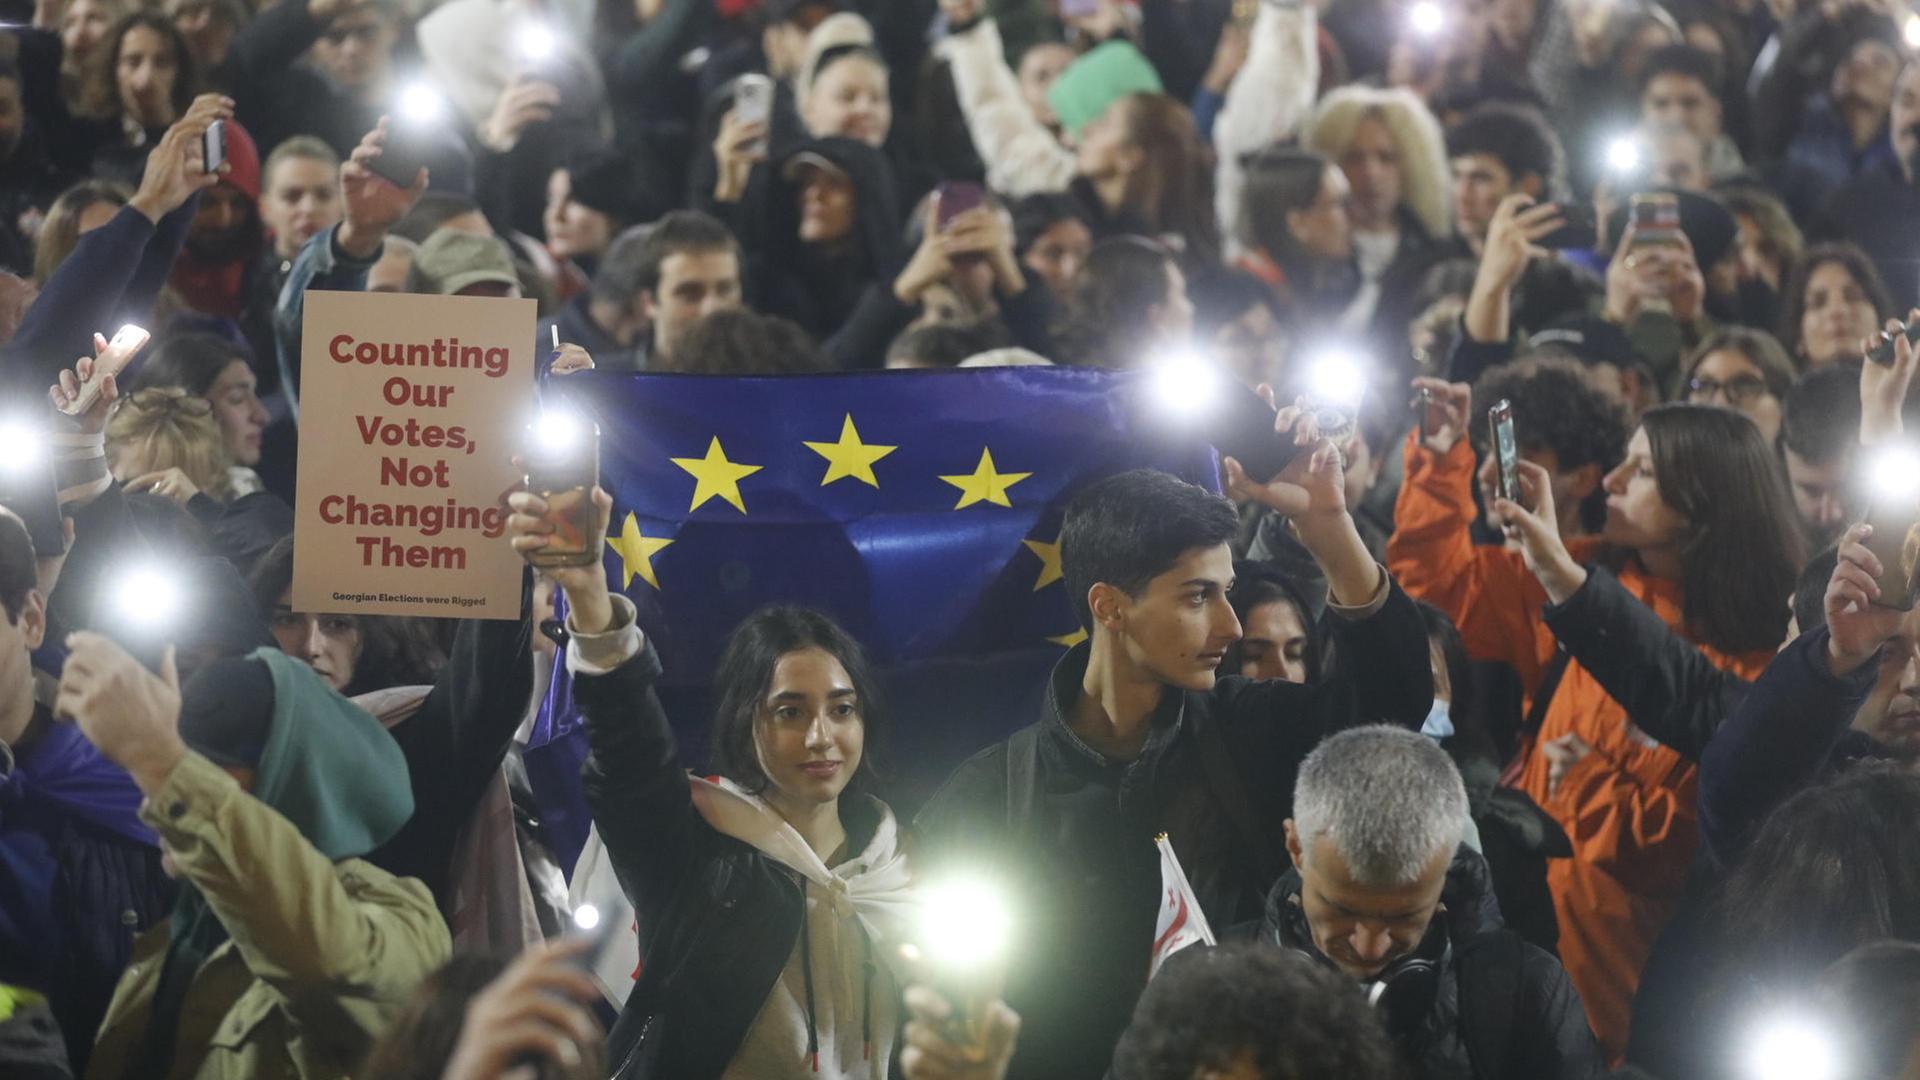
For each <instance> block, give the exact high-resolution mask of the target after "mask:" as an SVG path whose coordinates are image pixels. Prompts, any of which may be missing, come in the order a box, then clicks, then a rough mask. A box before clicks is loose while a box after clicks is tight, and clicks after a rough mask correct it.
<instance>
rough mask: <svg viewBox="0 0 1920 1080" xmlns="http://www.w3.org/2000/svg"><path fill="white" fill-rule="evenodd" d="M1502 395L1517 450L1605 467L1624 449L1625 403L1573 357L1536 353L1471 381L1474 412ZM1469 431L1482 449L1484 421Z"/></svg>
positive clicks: (1568, 464)
mask: <svg viewBox="0 0 1920 1080" xmlns="http://www.w3.org/2000/svg"><path fill="white" fill-rule="evenodd" d="M1503 398H1504V399H1505V400H1507V401H1510V402H1512V403H1513V434H1514V437H1515V438H1516V439H1517V440H1518V441H1519V443H1520V449H1522V450H1533V451H1540V450H1551V451H1552V452H1553V455H1554V457H1555V458H1556V459H1558V461H1559V465H1560V468H1561V470H1562V471H1570V470H1573V469H1577V468H1580V467H1581V466H1582V465H1598V466H1600V468H1601V470H1602V471H1605V470H1607V469H1611V468H1613V467H1614V466H1615V465H1617V464H1619V462H1620V459H1621V458H1623V457H1625V456H1626V454H1627V437H1628V436H1629V435H1630V434H1631V432H1630V430H1629V428H1628V423H1627V407H1626V403H1624V402H1622V401H1620V400H1618V399H1617V398H1615V397H1613V396H1611V395H1609V394H1608V393H1607V392H1606V391H1604V390H1601V389H1599V387H1598V386H1596V385H1595V383H1594V381H1593V379H1592V377H1591V376H1589V375H1588V373H1587V370H1586V369H1585V368H1583V367H1581V366H1580V364H1579V363H1578V362H1576V361H1573V360H1563V359H1559V358H1556V357H1545V356H1538V357H1533V358H1530V359H1524V360H1521V361H1518V362H1516V363H1512V364H1504V365H1502V366H1500V367H1496V368H1493V369H1492V370H1490V371H1488V372H1487V373H1486V374H1484V375H1482V376H1480V381H1479V382H1477V383H1475V384H1474V387H1473V409H1474V411H1473V415H1474V416H1485V415H1486V412H1487V409H1488V408H1490V407H1492V406H1493V404H1494V403H1495V402H1497V401H1500V400H1501V399H1503ZM1472 433H1473V440H1474V448H1475V449H1476V450H1479V451H1481V452H1483V453H1484V452H1485V450H1486V441H1487V432H1486V430H1485V427H1484V425H1479V424H1476V425H1474V426H1473V428H1472Z"/></svg>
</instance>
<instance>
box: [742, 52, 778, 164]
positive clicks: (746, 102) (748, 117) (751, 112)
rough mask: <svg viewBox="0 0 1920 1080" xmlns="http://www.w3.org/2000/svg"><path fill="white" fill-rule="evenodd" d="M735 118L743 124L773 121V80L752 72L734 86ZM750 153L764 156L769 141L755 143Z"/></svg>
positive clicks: (749, 149) (763, 140) (762, 140)
mask: <svg viewBox="0 0 1920 1080" xmlns="http://www.w3.org/2000/svg"><path fill="white" fill-rule="evenodd" d="M733 118H734V119H735V120H736V121H738V122H740V123H742V124H767V123H771V122H772V120H773V80H772V79H769V78H767V77H766V76H765V75H761V74H758V73H753V72H750V73H748V74H746V75H742V76H740V78H739V79H738V80H736V81H735V82H734V84H733ZM747 150H748V151H749V152H750V153H757V154H764V153H766V151H767V140H766V139H764V138H761V139H757V140H755V141H754V145H753V146H750V147H748V148H747Z"/></svg>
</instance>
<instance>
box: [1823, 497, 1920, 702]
mask: <svg viewBox="0 0 1920 1080" xmlns="http://www.w3.org/2000/svg"><path fill="white" fill-rule="evenodd" d="M1871 535H1873V526H1871V525H1855V526H1854V527H1853V528H1851V529H1848V530H1847V532H1846V535H1844V536H1842V537H1841V538H1840V552H1839V555H1840V558H1839V561H1838V562H1836V563H1835V564H1834V567H1833V576H1832V577H1831V578H1829V579H1827V595H1826V599H1825V608H1826V615H1827V661H1828V663H1829V664H1830V665H1831V666H1832V668H1833V673H1834V674H1835V675H1845V674H1847V673H1848V672H1850V671H1853V670H1854V669H1855V668H1858V667H1859V666H1860V665H1862V664H1864V663H1866V662H1867V661H1869V660H1871V659H1873V657H1874V655H1875V654H1877V653H1878V652H1879V651H1880V647H1881V646H1883V645H1885V644H1886V643H1887V642H1888V641H1889V640H1891V639H1892V638H1893V637H1894V636H1895V635H1897V634H1899V633H1900V628H1901V625H1902V623H1904V622H1905V621H1906V619H1907V618H1908V613H1907V612H1904V611H1897V610H1895V609H1893V608H1886V607H1880V606H1877V604H1876V601H1878V600H1879V599H1880V583H1879V578H1880V577H1881V575H1883V574H1884V573H1885V572H1886V567H1884V566H1882V565H1881V563H1880V559H1879V557H1878V556H1876V555H1875V554H1874V553H1873V552H1872V550H1870V549H1869V548H1868V547H1867V546H1866V544H1865V543H1863V541H1865V540H1866V538H1867V537H1869V536H1871Z"/></svg>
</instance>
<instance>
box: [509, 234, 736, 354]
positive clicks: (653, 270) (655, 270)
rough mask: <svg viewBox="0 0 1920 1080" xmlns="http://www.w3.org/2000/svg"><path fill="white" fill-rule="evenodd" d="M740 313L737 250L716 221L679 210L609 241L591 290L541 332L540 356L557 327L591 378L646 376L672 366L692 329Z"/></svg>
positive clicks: (548, 344)
mask: <svg viewBox="0 0 1920 1080" xmlns="http://www.w3.org/2000/svg"><path fill="white" fill-rule="evenodd" d="M740 306H741V302H740V245H739V243H738V242H736V241H735V240H734V238H733V234H732V233H731V232H729V231H728V230H727V227H726V226H725V225H722V224H721V223H720V222H719V220H718V219H716V218H712V217H709V216H708V215H706V214H702V213H700V212H698V211H695V210H677V211H675V212H673V213H671V214H668V215H667V216H666V217H663V218H661V219H660V220H659V221H658V222H656V223H654V224H652V225H643V226H639V227H637V228H633V229H629V230H627V231H626V232H624V233H622V234H621V235H620V236H619V237H618V238H617V239H615V240H614V242H613V244H612V245H611V246H610V247H608V249H607V253H606V256H605V257H604V258H603V259H602V260H601V261H600V269H599V272H598V273H596V274H595V275H594V277H593V286H592V288H591V289H590V290H589V291H588V292H587V293H586V294H585V295H583V296H578V297H575V298H574V299H573V300H572V301H571V302H569V303H568V304H567V306H566V307H565V308H564V309H562V310H561V312H560V313H559V314H558V315H556V316H554V317H553V318H552V319H549V320H546V321H543V322H542V323H541V324H540V329H539V336H540V339H541V344H540V346H539V350H540V353H541V354H542V355H544V354H545V353H546V351H547V350H550V349H551V348H552V338H551V336H550V331H549V327H552V326H557V327H559V329H560V339H561V340H562V341H564V342H568V343H571V344H577V345H581V346H583V347H585V348H586V350H587V351H588V352H590V353H592V354H593V360H594V367H595V369H596V370H599V371H644V370H646V369H647V368H650V367H659V366H662V365H663V364H667V363H670V362H671V361H672V358H673V356H674V353H675V351H676V350H677V349H678V348H679V346H680V343H681V342H682V341H683V340H684V339H685V338H686V336H687V331H688V330H690V329H692V327H693V325H694V324H695V323H697V322H699V321H700V320H701V319H704V318H706V317H707V316H708V315H711V314H713V313H714V312H716V311H727V310H731V309H733V308H737V307H740Z"/></svg>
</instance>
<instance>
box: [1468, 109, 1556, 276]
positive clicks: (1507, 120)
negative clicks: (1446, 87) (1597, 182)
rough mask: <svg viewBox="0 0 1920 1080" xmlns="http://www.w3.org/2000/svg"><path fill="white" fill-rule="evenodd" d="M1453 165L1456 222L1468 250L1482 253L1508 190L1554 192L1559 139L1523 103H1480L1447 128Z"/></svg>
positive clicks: (1544, 195)
mask: <svg viewBox="0 0 1920 1080" xmlns="http://www.w3.org/2000/svg"><path fill="white" fill-rule="evenodd" d="M1447 161H1448V163H1449V164H1450V165H1451V166H1452V169H1453V225H1454V229H1455V231H1456V232H1457V234H1458V240H1459V242H1460V244H1461V246H1463V247H1464V248H1465V249H1467V250H1466V251H1463V252H1462V254H1471V255H1473V256H1474V257H1475V258H1478V257H1479V255H1480V253H1481V249H1482V247H1483V246H1484V244H1485V243H1486V239H1487V227H1488V226H1489V225H1491V224H1492V223H1493V215H1494V212H1495V211H1497V210H1499V209H1500V203H1501V202H1502V201H1503V200H1505V199H1506V197H1507V196H1509V195H1513V194H1516V193H1517V194H1521V195H1526V196H1529V197H1531V198H1532V199H1534V200H1535V201H1537V202H1544V201H1545V200H1547V199H1549V198H1552V196H1553V191H1554V187H1555V184H1554V181H1555V180H1556V178H1558V177H1559V175H1560V171H1561V169H1562V163H1561V152H1560V143H1559V140H1558V139H1557V138H1556V137H1555V136H1554V134H1553V129H1552V128H1550V127H1548V126H1547V123H1546V121H1545V120H1544V119H1542V118H1541V116H1540V114H1539V113H1538V112H1537V111H1535V110H1533V109H1530V108H1527V107H1525V106H1521V105H1508V104H1504V103H1498V102H1496V103H1492V104H1487V105H1482V106H1480V107H1479V108H1476V109H1474V110H1473V111H1472V112H1469V113H1468V114H1467V115H1466V116H1464V117H1462V118H1461V120H1460V122H1459V123H1458V124H1455V125H1454V127H1453V130H1452V131H1449V132H1447Z"/></svg>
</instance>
